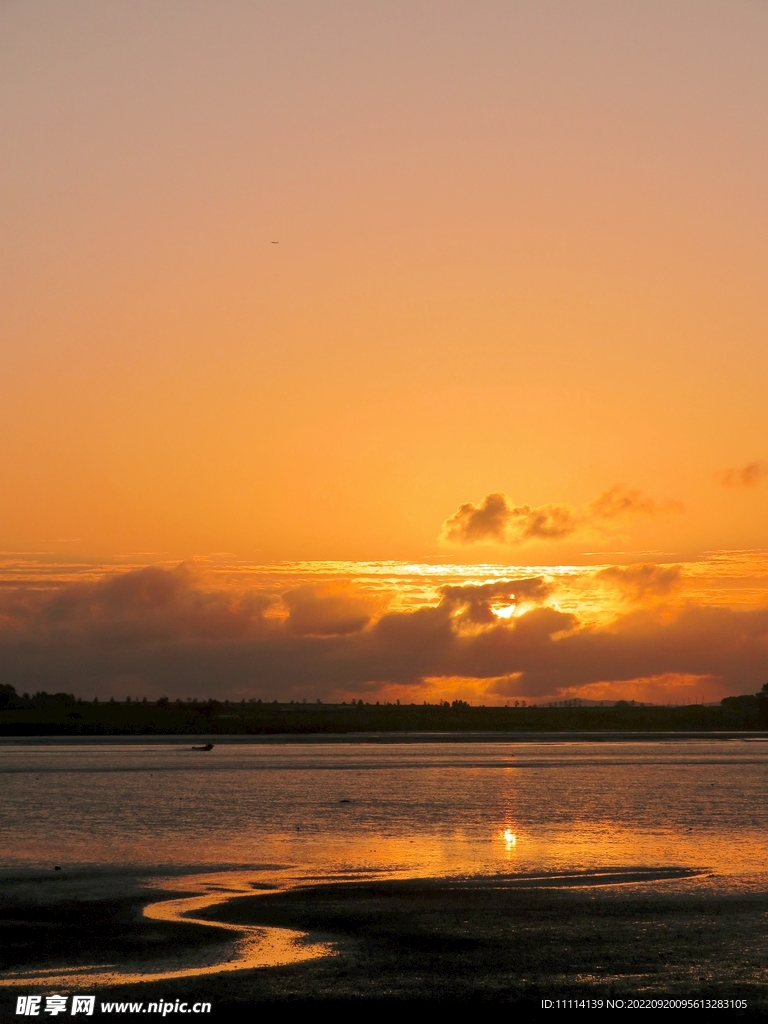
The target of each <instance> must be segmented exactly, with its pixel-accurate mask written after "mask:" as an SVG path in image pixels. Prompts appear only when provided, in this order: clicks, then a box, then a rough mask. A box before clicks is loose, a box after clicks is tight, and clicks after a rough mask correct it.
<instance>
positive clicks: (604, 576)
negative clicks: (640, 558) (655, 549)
mask: <svg viewBox="0 0 768 1024" xmlns="http://www.w3.org/2000/svg"><path fill="white" fill-rule="evenodd" d="M595 579H597V580H601V581H604V582H606V583H608V584H610V585H611V586H614V587H616V588H617V589H618V590H620V591H621V593H622V595H623V596H624V597H626V598H627V599H629V600H634V601H645V600H647V599H648V598H651V597H665V596H666V595H667V594H670V593H671V592H672V591H673V590H676V589H677V588H678V587H679V586H680V566H679V565H669V566H665V565H651V564H642V565H627V566H619V565H612V566H610V568H608V569H602V570H601V571H600V572H598V573H596V574H595Z"/></svg>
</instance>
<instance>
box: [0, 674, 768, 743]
mask: <svg viewBox="0 0 768 1024" xmlns="http://www.w3.org/2000/svg"><path fill="white" fill-rule="evenodd" d="M567 704H568V705H569V706H557V707H552V706H546V707H536V706H533V707H477V706H470V705H469V704H467V703H466V702H464V701H454V702H453V704H448V703H447V702H446V703H444V704H365V703H363V701H358V702H357V703H355V702H350V703H347V704H321V703H319V702H318V703H314V704H309V703H306V702H301V703H299V702H291V703H278V702H277V701H274V702H273V703H263V702H262V701H248V702H246V701H241V702H239V703H235V702H231V701H217V700H207V701H191V700H187V701H181V700H177V701H169V700H168V699H167V698H165V697H163V698H161V699H160V700H158V701H146V700H144V701H131V700H127V701H114V700H111V701H105V702H98V701H93V702H90V701H82V700H78V699H76V698H75V697H73V696H72V694H68V693H54V694H48V693H45V692H43V693H36V694H34V696H29V695H27V694H25V695H23V696H19V695H18V694H17V693H16V691H15V690H14V688H13V687H12V686H7V685H2V686H0V735H3V736H142V735H235V736H236V735H270V734H271V735H277V734H286V733H287V734H294V735H301V734H310V733H319V734H323V733H327V734H330V733H360V732H558V731H568V732H580V731H585V732H592V731H608V732H614V731H618V732H623V731H627V732H666V731H681V732H685V731H690V732H698V731H708V730H740V729H744V730H751V729H768V684H766V686H764V687H763V690H762V691H761V693H760V694H758V695H751V694H747V695H744V696H741V697H726V698H725V699H724V700H722V701H721V702H720V705H719V706H707V705H703V704H691V705H687V706H684V707H658V706H656V707H654V706H643V705H640V704H635V703H628V702H624V701H620V702H619V703H618V704H614V705H609V706H602V707H601V706H577V705H576V702H575V701H569V702H567Z"/></svg>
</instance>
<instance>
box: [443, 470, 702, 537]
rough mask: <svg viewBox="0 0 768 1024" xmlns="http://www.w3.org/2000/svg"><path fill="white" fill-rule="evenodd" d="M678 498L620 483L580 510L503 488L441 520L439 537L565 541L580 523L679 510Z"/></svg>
mask: <svg viewBox="0 0 768 1024" xmlns="http://www.w3.org/2000/svg"><path fill="white" fill-rule="evenodd" d="M682 509H683V506H682V505H681V504H680V503H679V502H676V501H666V502H657V501H654V500H653V498H649V497H647V495H644V494H643V493H642V491H639V490H637V488H633V487H625V486H624V485H623V484H616V485H615V486H614V487H610V488H609V489H608V490H607V491H603V493H602V494H601V495H599V497H597V498H595V500H594V501H593V502H591V504H590V505H589V506H588V507H587V509H586V511H585V512H582V513H578V512H577V511H576V510H574V509H573V508H571V507H570V506H569V505H554V504H549V505H537V506H532V505H515V504H513V503H512V501H511V500H510V499H509V497H508V496H507V495H506V494H504V493H503V492H502V491H494V492H493V493H492V494H486V496H485V497H484V498H483V500H482V502H481V503H480V504H479V505H475V504H473V503H472V502H471V501H469V502H465V503H464V504H463V505H459V507H458V509H457V510H456V511H455V512H454V513H453V515H452V516H449V517H448V519H446V520H445V522H444V523H443V528H442V531H441V534H440V538H439V539H440V540H443V541H447V542H448V543H451V544H475V543H483V542H485V543H496V544H522V543H524V542H525V541H529V540H563V539H564V538H565V537H569V536H571V534H573V533H575V532H576V531H577V530H578V529H579V528H582V527H589V526H600V525H602V524H603V523H605V522H609V521H613V520H617V519H621V518H632V517H636V516H656V515H666V514H667V513H670V512H681V511H682Z"/></svg>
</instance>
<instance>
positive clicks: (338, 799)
mask: <svg viewBox="0 0 768 1024" xmlns="http://www.w3.org/2000/svg"><path fill="white" fill-rule="evenodd" d="M767 791H768V743H765V742H758V741H746V740H731V741H725V742H724V741H685V742H660V743H542V744H538V743H514V744H510V743H471V744H462V743H440V744H419V743H396V744H386V745H374V744H327V745H326V744H312V745H302V744H280V745H248V744H243V745H228V746H217V747H216V748H215V749H214V750H213V751H212V752H210V753H198V752H195V751H192V750H191V749H190V748H189V746H181V745H167V746H165V745H146V746H144V745H141V746H139V745H132V746H123V745H118V744H115V745H98V746H96V745H93V746H88V745H82V746H72V745H67V746H52V745H45V746H43V745H41V746H13V745H5V746H0V868H3V869H6V870H8V869H11V870H14V869H27V868H42V869H48V870H50V869H51V868H52V866H53V865H54V864H58V865H61V866H62V867H63V868H64V869H65V870H66V869H68V868H76V867H86V866H88V867H95V866H99V867H111V868H118V867H125V868H130V869H131V870H135V869H139V870H142V871H143V870H147V871H150V870H153V869H174V870H181V869H183V870H185V871H195V870H199V871H201V872H212V871H216V870H219V869H224V868H228V869H232V868H239V869H244V870H245V869H247V870H259V869H261V870H264V869H265V868H266V867H267V866H270V867H269V869H268V871H274V870H278V868H279V867H280V868H282V869H284V870H287V871H289V872H290V873H292V874H293V876H294V877H302V878H308V877H320V878H330V877H334V876H336V877H338V876H339V875H344V874H349V873H354V872H374V873H376V874H379V873H383V874H388V875H411V876H428V875H430V876H441V875H462V876H466V875H477V874H496V873H499V872H504V873H507V872H541V871H566V870H569V871H570V870H573V871H581V870H586V869H592V868H602V867H610V866H625V865H645V866H669V865H682V866H691V867H704V868H707V869H709V870H710V871H711V872H713V873H714V875H716V876H718V877H720V878H721V879H722V883H723V884H729V880H730V882H733V883H735V884H742V883H746V882H747V881H748V880H750V879H752V880H755V879H757V878H758V877H759V876H760V875H761V874H763V873H764V872H766V870H768V802H766V800H765V793H766V792H767Z"/></svg>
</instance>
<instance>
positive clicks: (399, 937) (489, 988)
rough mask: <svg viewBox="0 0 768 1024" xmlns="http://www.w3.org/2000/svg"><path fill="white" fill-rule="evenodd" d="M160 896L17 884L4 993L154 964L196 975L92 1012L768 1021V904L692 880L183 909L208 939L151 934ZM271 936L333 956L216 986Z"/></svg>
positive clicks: (246, 901)
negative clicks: (240, 957)
mask: <svg viewBox="0 0 768 1024" xmlns="http://www.w3.org/2000/svg"><path fill="white" fill-rule="evenodd" d="M179 881H181V880H179ZM168 884H169V883H166V885H168ZM158 897H161V898H162V899H163V900H165V901H168V900H171V899H175V898H176V899H181V898H182V897H185V898H189V893H184V892H183V891H182V888H181V886H180V888H179V890H178V891H176V892H173V891H172V883H171V887H170V888H166V891H164V892H163V893H158V891H157V889H149V888H148V887H146V886H142V884H141V882H140V881H139V880H138V879H137V878H129V877H128V876H109V877H106V876H105V877H102V878H100V879H90V880H89V879H87V878H82V879H80V880H77V879H75V880H70V879H62V880H61V881H58V880H55V879H51V878H50V876H49V877H47V878H44V877H39V878H36V877H29V878H27V879H23V878H17V879H16V880H14V881H12V882H9V881H8V880H6V883H5V884H4V885H3V887H2V899H1V901H0V920H2V938H3V941H2V947H1V948H2V969H3V973H4V975H5V978H6V979H7V978H8V976H9V975H8V972H9V971H18V970H19V969H20V968H23V966H24V965H28V966H30V967H32V966H34V968H35V969H36V970H37V972H39V971H40V970H41V969H42V968H49V969H54V968H58V967H61V966H62V965H64V964H67V965H74V964H80V965H82V966H83V967H85V966H87V965H93V964H95V963H98V964H105V963H109V962H111V963H113V964H125V963H128V962H130V963H131V964H134V965H139V967H140V969H141V970H146V972H147V974H149V975H151V974H152V973H153V971H154V970H156V965H157V963H158V962H163V963H165V964H168V963H173V962H174V961H175V962H177V963H179V964H181V963H183V964H184V965H185V967H189V966H190V962H191V961H195V960H196V961H197V963H198V965H199V967H200V972H199V973H194V967H193V973H192V976H186V977H165V978H164V979H163V980H161V981H147V982H143V983H136V982H135V981H134V977H135V975H134V976H132V977H131V982H130V983H126V984H114V983H113V984H111V985H110V986H109V987H107V988H101V987H98V988H94V989H93V990H95V991H96V993H97V998H98V999H99V1000H107V999H108V1000H114V1001H122V1000H131V1001H138V1000H143V1001H144V1002H145V1003H146V1002H148V1001H150V1000H157V999H160V998H162V999H164V1000H176V999H184V1000H191V1001H194V1000H197V999H199V1000H205V1001H210V1002H212V1003H213V1005H214V1017H217V1018H221V1019H228V1020H232V1019H240V1018H241V1017H243V1018H245V1017H246V1016H248V1014H249V1013H250V1014H252V1012H253V1007H254V1005H258V1006H260V1007H261V1008H262V1009H267V1008H268V1007H269V1006H273V1007H278V1006H280V1005H284V1004H286V1003H288V1002H290V1003H292V1004H295V1003H306V1004H317V1003H318V1002H323V1003H332V1004H334V1005H338V1006H339V1007H341V1006H347V1007H349V1008H353V1007H357V1008H360V1009H362V1008H364V1007H365V1006H372V1005H374V1004H380V1003H386V1004H390V1005H392V1006H393V1007H394V1006H397V1005H404V1004H425V1005H426V1004H437V1003H448V1002H456V1001H459V1002H463V1003H483V1004H488V1003H498V1004H502V1003H503V1004H515V1005H516V1006H517V1007H518V1008H519V1009H520V1010H521V1011H523V1010H524V1011H525V1013H526V1015H527V1019H533V1018H534V1017H535V1016H538V1014H539V1012H540V1002H541V999H543V998H555V999H557V998H560V999H563V998H571V999H573V998H592V999H600V998H602V999H606V998H624V999H629V998H632V997H642V998H649V997H662V996H668V997H677V998H679V997H687V998H698V999H707V998H708V999H746V1000H747V1003H748V1007H749V1013H750V1015H751V1014H753V1013H754V1014H762V1015H764V1014H765V1013H766V1011H767V1010H768V893H765V892H762V891H746V890H742V891H735V892H731V893H727V892H722V891H720V890H718V888H717V887H716V886H715V885H712V884H709V883H708V880H707V879H706V878H697V877H694V876H692V873H691V872H690V871H686V870H680V869H674V868H673V869H667V870H664V869H661V870H660V869H642V868H640V869H638V868H628V869H616V868H613V869H610V871H606V872H587V873H580V874H578V875H557V876H555V875H546V876H542V875H537V876H534V875H529V876H525V877H521V876H517V877H514V878H509V877H508V878H504V879H500V878H492V879H471V880H462V881H448V880H429V879H427V880H401V881H378V882H370V881H369V882H355V883H349V882H347V883H342V884H322V885H313V886H309V887H298V888H288V889H286V890H283V891H261V892H259V893H256V892H255V891H254V893H253V895H243V894H240V895H238V896H237V897H236V898H234V899H223V900H222V901H221V902H218V903H213V904H211V903H209V904H208V905H207V906H206V905H200V901H198V903H197V904H196V905H194V906H192V905H191V904H190V906H189V907H188V908H187V910H186V911H185V910H184V909H183V905H180V909H181V912H182V913H190V914H193V915H194V918H195V920H198V921H199V920H202V919H204V920H205V921H206V922H207V924H206V925H202V924H195V923H187V922H186V921H180V920H164V919H163V918H162V915H161V916H160V917H158V916H157V915H155V916H150V917H147V916H146V915H145V914H144V913H143V910H144V908H145V907H146V906H147V905H148V904H150V903H153V904H154V905H155V906H156V905H157V903H158ZM217 925H220V926H224V927H222V928H220V927H217ZM233 925H234V926H235V928H236V929H242V931H234V932H233V930H232V926H233ZM227 926H228V927H227ZM260 927H261V928H264V927H266V928H269V927H271V928H275V927H276V928H280V929H290V930H291V931H292V932H294V933H296V932H299V933H304V935H305V936H306V937H305V938H303V939H302V938H301V937H299V939H298V942H299V945H301V943H302V942H303V943H306V944H308V945H309V946H312V947H314V948H315V949H318V948H320V947H324V948H325V949H326V950H327V951H328V952H329V953H330V952H333V953H334V954H335V955H324V956H317V957H315V958H313V959H306V960H303V961H301V962H295V963H290V964H286V965H283V966H273V967H260V968H251V969H244V970H237V971H233V970H230V971H214V972H213V973H211V972H210V967H211V965H214V964H216V963H217V962H218V963H221V962H222V957H224V958H226V956H227V955H230V956H231V949H232V947H231V943H232V940H233V934H234V935H245V934H247V933H248V930H249V929H255V928H260ZM228 944H229V945H228ZM206 966H207V967H208V968H209V970H208V972H205V973H204V971H205V968H206ZM185 973H188V972H186V971H185ZM115 980H116V981H117V979H115ZM28 990H29V991H39V992H45V991H48V992H50V991H54V990H55V991H62V989H61V988H57V989H54V988H51V987H50V986H48V985H44V986H32V985H30V986H29V989H28ZM0 991H1V992H2V996H1V997H0V1003H1V1005H0V1013H2V1015H3V1016H2V1019H13V1014H12V1012H11V1011H12V1009H13V1007H12V997H14V996H15V994H16V992H18V991H20V990H19V989H18V988H13V989H12V988H9V987H6V986H5V985H3V982H2V979H0ZM24 991H27V989H24ZM89 991H91V989H89ZM209 1019H210V1018H209Z"/></svg>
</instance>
